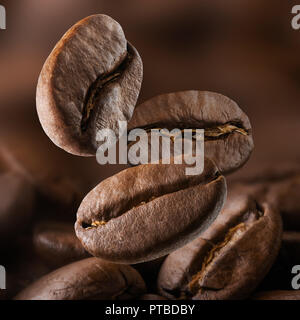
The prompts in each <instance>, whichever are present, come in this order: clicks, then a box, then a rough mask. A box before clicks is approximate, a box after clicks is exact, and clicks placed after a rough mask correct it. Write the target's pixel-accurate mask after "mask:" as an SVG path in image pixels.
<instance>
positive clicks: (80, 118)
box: [36, 14, 142, 156]
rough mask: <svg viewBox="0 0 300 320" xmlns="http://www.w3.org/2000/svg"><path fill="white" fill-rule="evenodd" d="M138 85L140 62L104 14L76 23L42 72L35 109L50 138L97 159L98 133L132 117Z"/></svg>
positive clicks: (111, 20) (115, 127) (135, 52)
mask: <svg viewBox="0 0 300 320" xmlns="http://www.w3.org/2000/svg"><path fill="white" fill-rule="evenodd" d="M141 82H142V62H141V59H140V57H139V54H138V52H137V51H136V49H135V48H134V47H133V46H132V45H131V44H129V43H127V41H126V38H125V35H124V33H123V30H122V28H121V26H120V25H119V24H118V23H117V22H116V21H114V20H113V19H112V18H110V17H108V16H106V15H101V14H98V15H93V16H90V17H87V18H85V19H83V20H81V21H79V22H78V23H76V24H75V25H74V26H73V27H72V28H71V29H70V30H69V31H68V32H67V33H66V34H65V35H64V36H63V37H62V39H61V40H60V41H59V42H58V44H57V45H56V46H55V48H54V49H53V51H52V53H51V54H50V56H49V57H48V59H47V61H46V62H45V64H44V67H43V69H42V71H41V74H40V77H39V82H38V86H37V97H36V100H37V111H38V115H39V119H40V122H41V124H42V127H43V129H44V130H45V132H46V134H47V135H48V136H49V138H50V139H51V140H52V141H53V142H54V143H55V144H56V145H57V146H59V147H61V148H63V149H64V150H66V151H68V152H70V153H73V154H77V155H81V156H90V155H95V153H96V150H97V148H98V142H97V138H96V135H97V132H98V130H100V129H104V128H105V129H106V128H110V129H112V130H114V131H115V132H117V130H118V120H129V119H130V118H131V116H132V113H133V110H134V107H135V104H136V101H137V98H138V94H139V91H140V86H141Z"/></svg>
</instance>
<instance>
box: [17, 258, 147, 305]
mask: <svg viewBox="0 0 300 320" xmlns="http://www.w3.org/2000/svg"><path fill="white" fill-rule="evenodd" d="M145 290H146V288H145V284H144V281H143V279H142V278H141V276H140V275H139V274H138V272H137V271H136V270H134V269H133V268H131V267H130V266H126V265H117V264H113V263H109V262H106V261H103V260H100V259H97V258H88V259H84V260H81V261H77V262H74V263H72V264H69V265H67V266H64V267H62V268H60V269H57V270H55V271H53V272H51V273H49V274H48V275H46V276H44V277H42V278H41V279H39V280H37V281H36V282H34V283H33V284H31V285H30V286H29V287H27V288H26V289H25V290H23V291H22V292H20V293H19V294H18V295H17V296H16V297H15V299H16V300H83V299H85V300H96V299H97V300H101V299H105V300H106V299H115V300H120V299H131V298H135V297H138V296H140V295H141V294H143V293H145Z"/></svg>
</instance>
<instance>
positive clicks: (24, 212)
mask: <svg viewBox="0 0 300 320" xmlns="http://www.w3.org/2000/svg"><path fill="white" fill-rule="evenodd" d="M0 194H1V201H0V239H1V240H7V239H8V238H10V239H11V238H13V237H15V235H16V233H19V232H20V231H22V230H24V229H25V228H26V227H27V226H28V223H29V221H30V218H31V216H32V214H33V209H34V190H33V187H32V185H31V184H30V183H29V182H28V181H27V180H26V179H25V178H24V177H22V176H20V175H19V174H17V173H15V172H1V173H0ZM1 246H2V244H0V247H1Z"/></svg>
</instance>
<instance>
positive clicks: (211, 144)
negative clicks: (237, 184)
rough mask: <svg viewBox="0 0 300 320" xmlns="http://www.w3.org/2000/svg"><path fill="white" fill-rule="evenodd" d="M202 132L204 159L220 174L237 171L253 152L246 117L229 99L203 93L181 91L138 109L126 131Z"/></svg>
mask: <svg viewBox="0 0 300 320" xmlns="http://www.w3.org/2000/svg"><path fill="white" fill-rule="evenodd" d="M136 128H142V129H146V130H148V132H150V131H151V130H152V129H168V130H170V131H171V130H172V129H175V128H176V129H181V130H183V129H192V130H193V131H195V129H204V139H205V146H204V152H205V156H206V157H208V158H210V159H212V160H213V161H214V162H215V163H216V165H217V166H218V168H219V169H220V172H221V173H230V172H232V171H235V170H237V169H238V168H240V167H241V166H242V165H243V164H244V163H245V162H246V161H247V160H248V158H249V157H250V154H251V152H252V150H253V139H252V130H251V125H250V122H249V119H248V117H247V116H246V114H245V113H244V112H243V111H242V110H241V109H240V108H239V107H238V105H237V104H236V103H235V102H234V101H232V100H230V99H229V98H227V97H225V96H223V95H221V94H217V93H213V92H206V91H203V92H202V91H181V92H176V93H169V94H163V95H159V96H157V97H154V98H152V99H150V100H148V101H146V102H144V103H143V104H141V105H139V106H138V107H137V108H136V109H135V112H134V114H133V117H132V119H131V121H130V122H129V125H128V129H129V130H132V129H136Z"/></svg>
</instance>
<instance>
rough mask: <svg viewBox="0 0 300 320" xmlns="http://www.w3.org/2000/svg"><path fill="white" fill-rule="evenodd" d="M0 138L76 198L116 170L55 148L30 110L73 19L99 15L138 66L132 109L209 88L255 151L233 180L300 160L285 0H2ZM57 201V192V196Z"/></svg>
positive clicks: (297, 65) (293, 42) (299, 41)
mask: <svg viewBox="0 0 300 320" xmlns="http://www.w3.org/2000/svg"><path fill="white" fill-rule="evenodd" d="M0 2H1V4H2V5H4V6H5V7H6V11H7V30H0V108H1V109H0V141H1V144H2V145H5V146H6V147H7V148H8V149H9V150H10V152H11V153H12V154H13V156H14V157H15V158H16V159H17V160H18V161H19V163H21V164H22V165H23V166H24V168H25V169H26V170H27V171H28V172H29V174H30V175H32V176H33V177H34V179H44V178H45V177H49V176H51V175H56V177H60V176H66V177H68V178H69V179H70V181H72V183H73V181H77V182H78V184H79V185H80V187H82V188H83V190H84V192H86V191H88V190H89V189H90V188H91V187H92V186H93V185H95V184H96V183H98V182H99V181H101V180H102V179H104V178H105V177H107V176H109V175H111V174H112V173H113V172H116V171H118V170H120V167H119V166H109V167H103V166H99V165H98V164H97V163H96V160H95V158H79V157H76V156H73V155H69V154H67V153H66V152H64V151H62V150H60V149H58V148H57V147H56V146H55V145H54V144H53V143H52V142H51V141H50V140H49V139H48V138H47V137H46V135H45V134H44V132H43V130H42V128H41V126H40V124H39V121H38V117H37V113H36V108H35V89H36V84H37V79H38V75H39V72H40V70H41V68H42V65H43V63H44V61H45V59H46V58H47V56H48V55H49V53H50V52H51V50H52V48H53V47H54V45H55V44H56V42H57V41H58V40H59V39H60V38H61V36H62V35H63V34H64V33H65V31H66V30H67V29H68V28H70V27H71V26H72V25H73V24H74V23H76V22H77V21H78V20H80V19H82V18H84V17H85V16H88V15H91V14H95V13H105V14H107V15H110V16H111V17H113V18H114V19H115V20H117V21H118V22H119V23H120V24H121V25H122V27H123V29H124V31H125V34H126V37H127V39H128V40H129V41H130V42H131V43H133V44H134V46H135V47H136V48H137V49H138V51H139V53H140V55H141V57H142V59H143V63H144V81H143V86H142V91H141V94H140V97H139V103H140V102H143V101H145V100H146V99H149V98H151V97H152V96H155V95H157V94H160V93H167V92H174V91H178V90H186V89H199V90H209V91H215V92H219V93H222V94H224V95H227V96H229V97H230V98H232V99H233V100H235V101H236V102H237V103H238V104H239V105H240V107H241V108H242V109H243V110H244V111H245V112H246V113H247V114H248V116H249V118H250V120H251V123H252V127H253V132H254V139H255V140H254V141H255V151H254V153H253V155H252V157H251V159H250V161H249V162H248V163H247V164H246V166H245V167H244V168H243V169H242V170H240V171H239V172H238V173H236V174H234V176H240V175H243V174H246V175H247V174H249V172H252V169H255V168H257V167H259V166H262V165H264V164H266V163H267V164H268V163H272V164H275V165H278V167H280V166H281V163H283V162H297V161H298V159H299V157H300V148H299V145H300V138H299V129H300V121H299V116H300V108H299V101H300V91H299V88H300V30H299V31H295V30H293V29H292V27H291V19H292V17H293V15H292V14H291V9H292V7H293V5H294V4H297V1H286V0H251V1H246V0H198V1H192V0H152V1H142V0H127V1H126V4H125V2H124V1H108V0H85V1H83V0H44V1H40V0H25V1H24V0H23V1H17V0H9V1H8V0H7V1H5V0H1V1H0ZM62 197H64V195H62Z"/></svg>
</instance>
